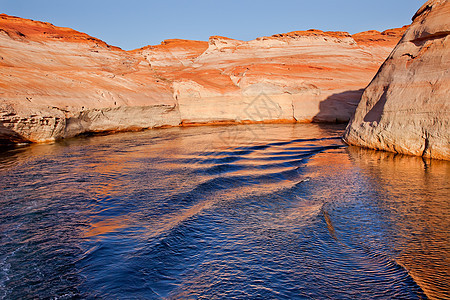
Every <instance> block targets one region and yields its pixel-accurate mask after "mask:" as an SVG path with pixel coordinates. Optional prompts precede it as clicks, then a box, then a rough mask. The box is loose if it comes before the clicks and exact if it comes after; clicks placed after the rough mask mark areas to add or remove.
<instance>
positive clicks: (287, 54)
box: [0, 14, 405, 143]
mask: <svg viewBox="0 0 450 300" xmlns="http://www.w3.org/2000/svg"><path fill="white" fill-rule="evenodd" d="M404 30H405V28H399V29H392V30H388V31H385V32H381V33H380V32H378V31H369V32H363V33H360V34H356V35H353V36H351V35H349V34H348V33H345V32H323V31H320V30H309V31H296V32H290V33H286V34H279V35H274V36H271V37H262V38H258V39H256V40H253V41H248V42H244V41H238V40H233V39H229V38H225V37H218V36H214V37H211V38H210V40H209V42H202V41H189V40H179V39H174V40H166V41H164V42H162V43H161V45H157V46H146V47H144V48H141V49H136V50H133V51H124V50H122V49H120V48H117V47H113V46H110V45H108V44H106V43H104V42H103V41H100V40H98V39H96V38H93V37H90V36H89V35H87V34H84V33H81V32H77V31H75V30H72V29H70V28H61V27H56V26H53V25H52V24H50V23H45V22H38V21H32V20H26V19H21V18H17V17H11V16H7V15H4V14H3V15H0V71H1V72H0V143H6V142H14V143H16V142H28V141H31V142H43V141H51V140H55V139H59V138H67V137H72V136H75V135H77V134H80V133H83V132H102V131H125V130H139V129H146V128H154V127H161V126H178V125H180V124H181V125H183V124H194V123H207V124H210V123H254V122H311V121H317V122H336V121H338V122H345V121H348V120H349V119H350V117H351V115H352V114H353V112H354V110H355V109H356V106H357V103H358V101H359V99H360V97H361V94H362V89H363V88H364V87H365V86H366V85H367V84H368V83H369V81H370V79H371V78H372V77H373V75H374V74H375V72H376V70H377V69H378V67H379V65H380V64H381V62H382V61H383V60H384V59H385V58H386V57H387V55H388V54H389V52H390V51H391V49H392V48H393V47H394V45H395V44H396V43H397V42H398V40H399V39H400V37H401V35H402V34H403V32H404Z"/></svg>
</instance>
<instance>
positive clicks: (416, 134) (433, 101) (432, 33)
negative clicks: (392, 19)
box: [344, 0, 450, 160]
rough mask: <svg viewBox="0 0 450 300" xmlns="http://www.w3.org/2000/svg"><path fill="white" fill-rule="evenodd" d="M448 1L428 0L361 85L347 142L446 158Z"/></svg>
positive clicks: (449, 150) (449, 149)
mask: <svg viewBox="0 0 450 300" xmlns="http://www.w3.org/2000/svg"><path fill="white" fill-rule="evenodd" d="M449 32H450V2H448V1H446V0H443V1H439V0H430V1H428V2H427V3H425V4H424V5H423V6H422V7H421V8H420V9H419V10H418V12H417V13H416V14H415V16H414V17H413V23H412V25H411V26H410V27H409V29H408V30H407V31H406V32H405V35H404V36H403V38H402V39H401V40H400V42H399V43H398V45H397V46H396V47H395V49H394V50H393V52H392V53H391V55H390V56H389V57H388V58H387V60H386V61H385V63H384V64H383V66H382V67H381V68H380V70H379V71H378V73H377V75H376V76H375V78H374V79H373V81H372V82H371V83H370V85H369V86H368V87H367V89H366V90H365V92H364V94H363V97H362V99H361V102H360V103H359V105H358V108H357V110H356V113H355V116H354V118H353V119H352V120H351V122H350V123H349V125H348V126H347V130H346V132H345V135H344V139H345V141H346V142H347V143H349V144H353V145H358V146H363V147H368V148H374V149H379V150H387V151H392V152H398V153H404V154H412V155H419V156H425V157H432V158H439V159H446V160H449V159H450V146H449V145H450V143H449V142H450V126H449V122H450V101H449V95H450V74H449V70H450V51H449V49H450V40H449V37H448V34H449Z"/></svg>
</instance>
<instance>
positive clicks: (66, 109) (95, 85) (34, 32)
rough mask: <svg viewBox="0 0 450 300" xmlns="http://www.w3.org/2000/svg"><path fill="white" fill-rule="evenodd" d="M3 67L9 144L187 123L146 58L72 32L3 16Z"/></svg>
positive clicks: (1, 125)
mask: <svg viewBox="0 0 450 300" xmlns="http://www.w3.org/2000/svg"><path fill="white" fill-rule="evenodd" d="M0 68H1V72H0V121H1V122H0V140H3V141H7V140H9V141H11V140H12V141H17V142H19V141H32V142H41V141H48V140H54V139H57V138H64V137H70V136H74V135H77V134H79V133H82V132H86V131H93V132H96V131H121V130H135V129H142V128H152V127H158V126H163V125H178V124H179V123H180V115H179V112H178V107H177V105H176V101H175V100H174V99H173V97H172V92H171V86H170V85H169V84H168V83H167V82H165V81H162V80H160V79H159V78H158V76H157V75H156V74H155V73H154V72H153V71H152V70H151V68H149V66H148V63H147V62H146V61H145V60H144V59H142V58H140V57H139V56H136V55H133V54H130V53H127V52H126V51H123V50H121V49H119V48H117V47H112V46H109V45H107V44H106V43H104V42H102V41H100V40H98V39H95V38H93V37H90V36H88V35H86V34H84V33H80V32H77V31H75V30H72V29H69V28H61V27H55V26H53V25H51V24H49V23H43V22H37V21H32V20H26V19H21V18H15V17H10V16H6V15H0Z"/></svg>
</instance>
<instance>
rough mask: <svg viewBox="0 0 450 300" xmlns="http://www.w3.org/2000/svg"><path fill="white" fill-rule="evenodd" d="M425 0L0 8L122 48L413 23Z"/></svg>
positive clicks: (168, 0) (9, 1)
mask: <svg viewBox="0 0 450 300" xmlns="http://www.w3.org/2000/svg"><path fill="white" fill-rule="evenodd" d="M424 2H425V0H348V1H346V0H343V1H337V0H335V1H332V0H305V1H303V0H297V1H294V0H277V1H266V0H261V1H248V0H240V1H235V0H223V1H217V0H190V1H187V0H186V1H183V0H158V1H153V0H149V1H144V0H142V1H141V0H122V1H115V0H108V1H107V0H77V1H69V0H39V1H37V0H0V12H1V13H6V14H10V15H14V16H18V17H23V18H28V19H33V20H39V21H47V22H51V23H53V24H55V25H57V26H63V27H71V28H73V29H76V30H79V31H82V32H86V33H88V34H90V35H92V36H95V37H97V38H100V39H102V40H104V41H105V42H107V43H109V44H111V45H114V46H119V47H121V48H123V49H127V50H130V49H135V48H139V47H142V46H145V45H156V44H159V43H160V42H161V41H163V40H164V39H169V38H184V39H193V40H208V37H209V36H211V35H222V36H227V37H231V38H235V39H241V40H251V39H254V38H256V37H259V36H267V35H272V34H276V33H284V32H289V31H294V30H307V29H311V28H315V29H321V30H334V31H337V30H339V31H348V32H350V33H356V32H360V31H365V30H370V29H375V30H379V31H382V30H385V29H388V28H393V27H401V26H403V25H406V24H410V23H411V17H412V16H413V15H414V13H415V12H416V10H417V9H418V8H419V7H420V6H421V5H422V4H423V3H424Z"/></svg>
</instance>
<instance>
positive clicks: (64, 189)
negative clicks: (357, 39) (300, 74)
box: [0, 124, 450, 299]
mask: <svg viewBox="0 0 450 300" xmlns="http://www.w3.org/2000/svg"><path fill="white" fill-rule="evenodd" d="M342 132H343V127H342V126H339V125H333V126H332V125H327V126H324V125H313V124H308V125H306V124H304V125H301V124H297V125H292V124H284V125H247V126H225V127H193V128H171V129H164V130H150V131H145V132H137V133H121V134H116V135H109V136H90V137H89V136H86V137H79V138H75V139H70V140H64V141H61V142H57V143H54V144H46V145H31V146H26V147H19V148H15V149H9V150H3V151H2V152H0V191H1V193H0V220H1V223H0V234H1V235H0V236H1V239H0V299H29V298H32V299H77V298H83V299H84V298H87V299H97V298H99V299H161V298H164V299H330V298H331V299H336V298H339V299H350V298H352V299H353V298H358V299H427V298H430V299H449V298H450V291H449V283H450V255H449V253H450V252H449V250H450V244H449V240H450V231H449V228H450V200H449V199H450V197H449V191H450V183H449V180H448V178H449V172H450V163H448V162H444V161H438V160H422V159H421V158H418V157H408V156H401V155H395V154H391V153H385V152H376V151H371V150H364V149H359V148H355V147H347V146H345V145H344V144H343V143H342V142H341V140H340V138H339V137H340V136H341V134H342Z"/></svg>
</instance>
